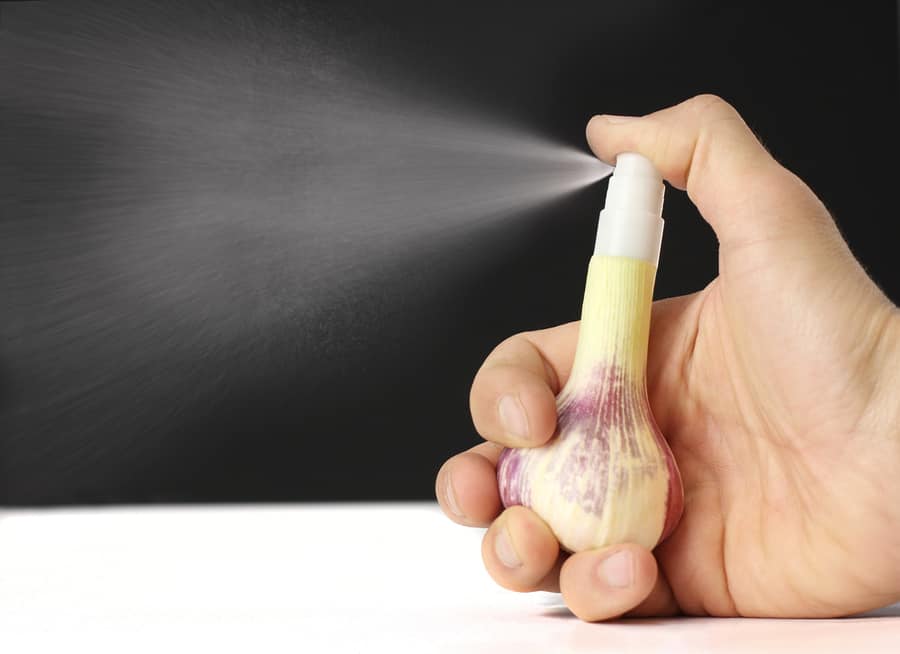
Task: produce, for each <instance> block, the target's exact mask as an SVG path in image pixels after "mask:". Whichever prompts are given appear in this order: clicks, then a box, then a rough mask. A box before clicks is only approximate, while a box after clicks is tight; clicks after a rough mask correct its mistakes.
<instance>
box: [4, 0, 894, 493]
mask: <svg viewBox="0 0 900 654" xmlns="http://www.w3.org/2000/svg"><path fill="white" fill-rule="evenodd" d="M63 4H66V7H58V6H56V7H54V6H51V5H50V3H39V2H31V3H9V4H3V5H2V6H0V174H2V179H0V229H2V232H0V274H2V277H0V317H2V318H0V319H2V326H0V334H2V341H0V501H2V502H3V503H6V504H65V503H105V502H147V501H151V502H152V501H164V502H168V501H192V502H205V501H258V500H345V499H372V500H374V499H418V498H429V497H431V496H432V484H433V477H434V474H435V472H436V470H437V467H438V466H439V464H440V463H441V461H442V460H443V459H444V458H446V457H447V456H448V455H450V454H451V453H453V452H455V451H458V450H460V449H462V448H465V447H467V446H469V445H471V444H474V443H475V442H477V438H476V436H475V434H474V431H473V429H472V426H471V422H470V419H469V416H468V386H469V383H470V380H471V378H472V376H473V374H474V372H475V370H476V369H477V367H478V365H479V363H480V361H481V360H482V359H483V357H484V356H485V355H486V354H487V352H488V351H490V349H491V348H492V347H493V346H494V345H495V344H496V343H497V342H499V341H500V340H502V339H503V338H504V337H506V336H508V335H510V334H512V333H515V332H517V331H521V330H524V329H533V328H539V327H545V326H550V325H553V324H557V323H560V322H564V321H568V320H572V319H575V318H576V317H577V313H578V310H579V306H580V300H581V293H582V289H583V283H584V280H583V275H584V269H585V263H586V260H587V257H588V255H589V253H590V248H591V245H592V239H593V228H594V225H595V217H596V213H597V210H598V208H599V207H600V205H601V202H602V196H603V192H604V189H605V185H604V184H600V185H595V186H594V187H591V188H588V189H585V190H584V191H583V192H580V193H578V194H576V195H574V196H570V197H568V198H566V199H564V200H560V201H557V202H555V203H553V204H552V205H550V206H545V207H542V208H541V209H540V210H539V211H538V213H539V214H540V215H538V216H536V217H534V218H535V219H531V220H528V221H523V222H522V225H521V227H519V228H510V227H509V225H508V224H505V225H504V227H503V229H502V230H501V229H500V228H499V227H497V228H490V229H486V230H482V231H480V232H478V234H477V236H476V235H474V234H473V235H472V236H466V235H462V236H459V237H458V238H456V239H455V240H452V241H448V242H436V243H434V244H432V245H431V246H426V247H423V248H422V249H421V251H416V252H409V253H408V255H407V256H405V257H400V258H397V259H396V260H393V261H391V262H389V263H385V264H384V265H383V266H382V267H381V268H380V269H379V270H378V271H377V273H376V274H373V275H371V276H370V277H369V278H368V279H367V280H365V281H363V282H356V283H353V284H349V283H338V282H337V281H336V282H335V291H334V298H333V303H332V304H331V305H330V306H329V307H327V308H326V309H324V310H320V311H318V312H317V313H316V314H315V315H311V314H310V313H309V312H307V311H306V310H305V309H304V307H303V306H301V305H300V303H296V305H292V304H291V299H290V298H291V294H290V293H285V294H283V295H280V296H279V299H280V302H279V304H278V306H277V308H275V309H266V308H262V309H258V310H259V311H260V312H261V313H264V312H265V311H278V312H280V313H279V317H280V318H279V320H277V321H274V322H273V321H271V320H262V319H261V314H252V313H251V314H248V313H246V312H245V311H244V308H243V307H240V306H237V305H236V306H235V307H234V314H233V315H229V314H227V311H226V314H224V315H225V318H227V319H234V320H239V321H241V324H242V325H243V330H242V331H241V332H240V333H241V334H244V335H245V337H244V340H243V341H241V342H238V343H234V342H233V341H229V342H227V343H226V342H217V341H216V333H217V332H216V330H215V329H211V330H210V332H209V334H208V335H207V336H206V337H204V338H205V340H203V343H204V346H203V347H202V348H197V347H193V346H192V345H191V344H196V342H198V341H197V339H198V336H197V326H196V325H193V326H187V325H186V324H185V323H183V322H180V321H179V317H178V315H177V313H176V315H173V316H168V317H166V316H151V315H149V314H148V310H145V309H144V308H143V305H142V304H141V302H140V301H139V299H135V298H122V297H119V296H117V295H116V294H115V293H114V292H113V291H109V292H106V291H104V289H105V286H104V285H103V284H104V277H103V275H104V271H103V270H99V269H97V270H93V269H91V268H90V265H91V264H90V261H89V260H87V261H86V260H83V259H70V258H69V257H70V255H71V256H74V255H72V254H71V252H72V250H71V248H69V249H66V248H65V247H63V246H61V245H60V243H63V244H64V243H71V244H72V247H78V246H79V244H84V243H88V242H90V240H91V239H93V238H97V239H101V238H105V237H107V236H105V234H106V233H105V232H104V231H103V230H102V229H101V230H100V231H97V232H95V231H92V230H94V229H95V228H96V225H97V223H96V221H95V220H94V217H96V216H97V215H100V213H102V215H105V216H109V215H119V216H121V217H123V219H124V218H127V216H128V215H129V212H132V211H135V210H136V208H139V207H140V206H141V198H142V197H144V196H143V195H142V194H144V193H149V192H150V191H149V190H148V189H145V188H143V186H142V184H144V183H145V181H144V180H143V179H142V178H141V177H140V176H134V177H129V176H128V173H127V171H125V172H122V171H121V170H120V171H118V172H117V173H116V174H117V175H119V176H118V177H117V178H116V179H117V184H116V185H115V186H110V185H107V184H104V183H103V179H104V176H105V175H107V173H108V169H109V166H110V165H111V164H110V163H109V162H110V161H112V159H111V158H110V157H111V156H112V155H111V154H110V153H111V152H115V151H116V147H117V146H118V145H120V143H119V142H117V140H119V141H120V142H126V141H127V139H128V138H129V137H128V134H127V133H128V125H129V116H128V115H127V112H130V111H134V106H132V105H127V104H117V103H116V102H112V101H110V99H109V98H110V97H111V96H110V87H111V86H112V85H114V84H125V86H131V85H133V86H135V87H137V86H140V85H141V84H144V83H149V81H152V80H154V79H156V80H159V79H161V78H165V77H166V76H167V75H175V74H176V73H177V71H176V70H175V68H173V67H172V66H173V65H174V64H171V62H176V63H177V62H179V61H182V62H187V61H188V60H189V61H190V65H191V66H192V70H193V71H194V73H195V74H197V75H198V76H199V78H201V79H203V73H204V70H205V67H209V68H210V69H211V68H212V67H215V66H216V65H217V63H216V60H215V57H213V56H210V57H209V58H203V57H198V56H197V53H198V52H199V53H201V54H202V53H203V52H204V48H207V47H208V49H209V51H210V52H213V51H215V50H216V49H217V48H222V47H227V45H228V43H229V42H230V41H234V42H235V43H238V42H239V43H240V44H241V46H242V47H244V48H247V47H252V49H253V50H254V51H255V52H256V53H257V55H258V56H259V57H262V58H263V59H264V58H265V57H271V58H273V59H277V61H278V63H279V65H280V66H288V67H290V66H295V67H297V69H298V70H302V69H303V68H304V67H308V66H310V65H312V63H311V59H310V53H309V52H308V51H307V50H305V49H304V47H303V44H302V42H300V41H298V40H296V39H294V38H292V35H293V34H296V33H297V32H298V31H299V29H300V26H303V29H309V26H310V25H313V26H319V27H318V29H320V30H321V41H322V42H323V43H326V44H327V45H328V47H329V48H330V49H331V50H330V51H331V52H333V53H336V54H334V56H336V57H340V56H341V53H345V54H346V56H347V58H348V60H354V61H356V62H361V63H358V65H359V66H361V69H362V70H363V71H365V70H366V66H367V65H368V66H371V67H373V76H375V77H377V78H379V79H380V78H384V77H390V78H391V79H392V83H393V84H394V86H395V87H396V88H398V89H402V90H403V92H405V93H407V94H410V95H413V96H417V97H420V98H425V99H428V98H434V100H435V102H444V101H445V100H446V99H448V98H449V99H452V100H453V102H458V103H460V104H461V105H465V106H466V107H469V108H470V109H473V110H477V111H481V112H483V113H485V114H486V115H491V116H493V117H494V118H497V119H499V120H502V121H506V122H508V123H509V124H511V125H517V126H519V127H521V128H522V129H527V130H529V131H531V132H534V133H537V134H542V135H546V136H548V137H550V138H553V139H555V140H558V141H562V142H565V143H570V144H573V145H575V146H577V147H580V148H583V147H584V145H583V130H584V125H585V122H586V120H587V119H588V118H589V117H590V116H591V115H592V114H594V113H599V112H605V113H620V114H640V113H646V112H649V111H652V110H654V109H657V108H660V107H663V106H666V105H670V104H674V103H676V102H678V101H681V100H683V99H685V98H687V97H689V96H692V95H695V94H697V93H701V92H709V93H717V94H719V95H721V96H723V97H725V98H726V99H727V100H729V101H730V102H732V103H733V104H734V105H735V106H736V107H737V108H738V109H739V110H740V111H741V113H742V114H743V115H744V117H745V119H746V120H747V122H748V123H749V124H750V125H751V127H752V128H753V129H754V130H755V131H756V132H757V133H758V134H759V136H760V137H761V139H762V140H763V142H764V143H765V144H766V146H767V147H768V148H769V149H770V150H771V151H772V152H773V154H774V155H775V156H776V157H777V158H778V159H779V160H781V161H782V162H783V163H785V164H786V165H787V166H788V167H789V168H791V169H793V170H794V171H795V172H797V173H798V174H799V175H800V176H801V177H802V178H804V179H805V180H806V181H807V182H808V183H809V184H810V186H811V187H812V188H813V189H814V190H815V191H816V192H817V193H818V194H819V195H820V197H821V198H822V199H823V200H824V201H825V203H826V205H827V206H828V207H829V208H830V209H831V210H832V212H833V213H834V215H835V217H836V220H837V221H838V223H839V225H840V227H841V229H842V230H843V232H844V234H845V235H846V237H847V239H848V241H849V243H850V245H851V247H852V249H853V250H854V252H855V253H856V254H857V256H858V257H859V259H860V260H861V261H862V262H863V264H864V265H865V266H866V268H867V269H868V270H869V272H870V274H871V275H872V276H873V277H874V278H875V280H876V281H877V282H878V283H879V284H880V285H881V287H882V288H883V289H884V290H885V291H886V292H887V293H888V295H889V296H890V297H891V298H892V299H893V300H894V301H897V300H898V299H900V276H898V274H897V266H896V261H895V259H894V256H893V255H894V252H895V251H896V243H895V242H893V241H892V240H891V239H889V238H887V237H886V225H889V224H891V223H893V222H895V221H896V220H897V192H896V188H897V164H896V158H895V157H896V153H897V151H898V147H897V146H898V138H897V136H898V130H897V119H898V117H900V102H898V65H897V64H898V48H897V45H898V44H897V13H896V11H897V10H896V5H895V3H893V2H881V3H878V2H872V3H825V2H821V3H786V2H780V3H767V2H753V3H746V4H745V5H738V4H729V3H722V2H712V1H710V2H697V1H693V2H690V1H689V2H678V3H671V2H656V3H654V2H622V1H617V2H601V1H598V0H579V1H575V2H562V3H556V2H554V3H550V2H547V3H521V2H477V3H475V2H472V3H468V2H457V3H444V4H440V5H437V4H434V3H427V2H383V3H370V2H365V1H362V0H359V1H357V2H329V3H286V2H210V3H199V2H193V3H191V2H187V3H168V4H166V3H140V4H135V6H133V7H128V6H124V7H123V6H122V5H120V4H119V3H116V4H115V5H114V6H112V5H107V6H103V5H102V4H91V3H63ZM161 43H164V44H165V50H166V52H165V55H166V56H169V57H170V58H169V59H168V60H164V59H163V58H162V56H161V57H160V59H159V61H160V62H164V61H169V62H170V64H168V65H162V64H160V65H158V66H149V65H147V64H146V62H147V61H148V56H147V53H148V52H150V51H151V50H154V48H156V47H157V45H158V44H161ZM179 44H183V46H181V45H179ZM76 46H77V47H76ZM154 51H155V50H154ZM313 63H314V62H313ZM113 64H115V66H117V67H119V68H121V69H123V70H128V71H129V72H128V76H127V77H126V78H123V79H127V80H129V81H127V82H122V81H121V79H117V80H113V81H111V80H110V79H109V78H108V77H107V76H106V72H104V71H107V70H109V67H110V66H111V65H113ZM376 68H377V75H375V72H374V69H376ZM93 71H96V75H95V76H92V72H93ZM73 79H78V80H80V81H78V83H77V84H75V83H74V82H73V83H71V84H70V82H71V81H72V80H73ZM208 79H213V80H214V79H217V78H215V77H210V78H208ZM257 83H264V82H258V81H257ZM114 90H116V89H114ZM122 90H123V92H126V91H128V89H127V88H125V89H122ZM215 90H216V89H212V92H215ZM98 106H100V107H102V110H99V109H97V107H98ZM220 110H221V112H222V115H227V113H228V112H229V106H228V104H227V103H225V104H223V106H221V109H220ZM172 111H173V112H174V111H175V109H174V108H173V109H172ZM162 113H163V114H164V113H165V110H162ZM158 118H159V120H160V121H163V119H164V118H165V116H164V115H160V116H159V117H158ZM252 118H253V117H252V115H251V116H249V117H248V120H250V121H252ZM358 119H359V120H365V119H366V116H365V112H361V113H360V114H359V118H358ZM198 120H199V118H198ZM249 133H250V134H252V133H253V132H252V129H251V130H250V132H249ZM161 138H162V137H160V139H161ZM151 143H152V141H151ZM166 147H167V146H166V144H165V143H164V142H163V141H162V140H160V142H159V143H158V144H157V146H154V147H151V148H150V149H149V150H147V151H134V152H132V153H131V154H130V156H132V157H134V158H135V159H136V160H142V159H141V158H142V157H145V158H146V157H154V156H159V153H160V152H164V151H165V149H166ZM166 165H167V166H168V167H169V168H170V169H171V171H172V174H173V175H182V176H183V177H184V178H190V176H191V175H192V174H193V173H192V169H191V168H190V167H189V166H188V165H187V164H186V163H184V162H182V161H179V160H178V159H177V158H176V159H173V160H171V161H169V162H168V163H167V164H166ZM297 166H298V167H299V168H300V169H302V162H299V163H297ZM301 172H302V171H301ZM222 181H223V183H224V182H226V181H227V180H222ZM340 192H341V189H340V186H339V185H337V184H336V187H335V193H340ZM246 193H247V194H250V195H252V196H254V197H253V198H252V199H253V200H255V201H258V202H263V203H264V202H265V195H264V193H262V191H261V190H260V189H254V188H252V187H251V188H248V189H247V190H246ZM297 210H298V211H299V213H300V214H301V215H302V207H297ZM666 218H667V232H666V242H665V246H664V249H663V257H662V261H661V267H660V270H661V272H660V276H659V280H658V282H657V295H658V296H659V297H665V296H670V295H676V294H681V293H687V292H692V291H694V290H697V289H700V288H702V287H703V286H705V285H706V283H708V282H709V280H710V279H711V278H712V277H713V276H714V275H715V271H716V249H715V239H714V237H713V235H712V233H711V231H710V230H709V229H708V228H707V227H706V225H705V223H703V221H702V220H701V219H700V218H699V217H698V216H697V215H696V212H695V211H694V210H693V208H692V207H691V206H690V204H689V203H688V202H687V200H686V198H685V197H684V196H683V195H682V194H680V193H678V192H675V191H672V190H670V191H669V192H668V194H667V201H666ZM260 229H262V228H260ZM116 234H118V236H111V237H108V238H127V232H126V233H125V235H123V234H122V232H121V231H119V232H116ZM300 245H301V244H299V243H298V249H299V247H300ZM260 265H263V266H264V265H265V264H264V263H263V264H260ZM225 273H227V271H223V274H225ZM173 283H174V282H173ZM233 284H235V285H236V286H237V288H236V289H235V293H237V294H239V295H240V297H247V296H255V295H259V294H260V293H262V294H264V293H265V288H261V289H257V288H256V287H254V286H253V284H254V281H253V280H252V279H250V280H242V279H240V278H238V279H236V280H235V281H233ZM292 284H295V285H298V286H302V284H303V280H302V279H287V280H281V285H282V287H283V288H290V287H291V285H292ZM242 285H243V286H242ZM205 293H206V289H205V287H203V286H202V285H199V286H197V287H196V288H195V291H194V295H193V296H192V300H191V301H192V302H195V303H200V304H203V303H204V302H206V301H209V302H210V306H212V299H210V298H207V297H205V295H204V294H205ZM104 316H114V317H115V320H105V319H104V318H103V317H104ZM258 317H259V318H260V319H259V320H257V318H258ZM220 319H221V316H220ZM273 324H274V325H276V326H275V327H272V326H271V325H273ZM263 325H266V328H265V329H263V328H262V326H263Z"/></svg>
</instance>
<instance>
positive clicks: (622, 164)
mask: <svg viewBox="0 0 900 654" xmlns="http://www.w3.org/2000/svg"><path fill="white" fill-rule="evenodd" d="M664 194H665V185H664V184H663V181H662V176H661V175H660V174H659V172H658V171H657V170H656V168H655V167H654V165H653V163H652V162H651V161H650V160H649V159H647V157H645V156H643V155H640V154H637V153H635V152H623V153H622V154H620V155H619V156H618V157H617V158H616V168H615V170H614V171H613V174H612V177H611V178H610V180H609V188H608V189H607V191H606V207H604V209H603V211H601V212H600V219H599V220H598V222H597V242H596V244H595V246H594V254H599V255H604V256H610V257H631V258H633V259H643V260H644V261H649V262H650V263H652V264H653V265H654V266H655V265H657V264H658V263H659V248H660V245H661V243H662V233H663V226H664V224H665V223H664V222H663V219H662V207H663V195H664Z"/></svg>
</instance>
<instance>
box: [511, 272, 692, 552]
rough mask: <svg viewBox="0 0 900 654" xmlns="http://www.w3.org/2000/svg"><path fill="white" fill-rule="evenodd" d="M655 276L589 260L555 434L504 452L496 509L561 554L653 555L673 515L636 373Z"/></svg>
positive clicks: (673, 475) (673, 500)
mask: <svg viewBox="0 0 900 654" xmlns="http://www.w3.org/2000/svg"><path fill="white" fill-rule="evenodd" d="M655 276H656V267H655V266H654V265H653V264H651V263H649V262H647V261H642V260H639V259H632V258H626V257H609V256H594V257H593V258H592V259H591V262H590V266H589V270H588V278H587V288H586V290H585V294H584V305H583V308H582V318H581V327H580V331H579V336H578V346H577V350H576V354H575V362H574V366H573V369H572V373H571V376H570V377H569V379H568V382H567V383H566V385H565V387H564V388H563V389H562V391H561V392H560V394H559V396H558V397H557V412H558V420H557V433H556V435H555V437H554V438H553V439H552V440H551V441H550V442H549V443H548V444H546V445H544V446H542V447H538V448H515V449H507V450H505V451H504V452H503V453H502V454H501V457H500V461H499V463H498V467H497V478H498V482H499V486H500V496H501V498H502V500H503V504H504V506H507V507H508V506H513V505H522V506H526V507H528V508H530V509H532V510H533V511H535V512H536V513H537V514H538V515H539V516H540V517H541V518H543V519H544V521H546V523H547V524H548V525H549V526H550V528H551V529H552V530H553V533H554V534H555V535H556V537H557V539H558V540H559V542H560V544H561V545H562V546H563V547H564V548H565V549H566V550H568V551H570V552H580V551H583V550H587V549H593V548H598V547H604V546H607V545H613V544H617V543H638V544H640V545H643V546H644V547H647V548H652V547H654V546H655V545H656V544H657V543H659V542H660V541H661V540H662V539H664V538H665V537H666V536H668V534H669V533H670V532H671V531H672V529H673V528H674V527H675V524H676V523H677V521H678V518H679V517H680V516H681V510H682V506H683V494H682V486H681V478H680V475H679V473H678V469H677V467H676V465H675V460H674V458H673V456H672V452H671V450H670V449H669V446H668V444H667V443H666V441H665V439H664V438H663V436H662V434H661V433H660V431H659V428H658V427H657V425H656V421H655V420H654V418H653V414H652V413H651V412H650V403H649V401H648V399H647V384H646V366H647V345H648V338H649V331H650V309H651V304H652V299H653V284H654V280H655Z"/></svg>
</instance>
